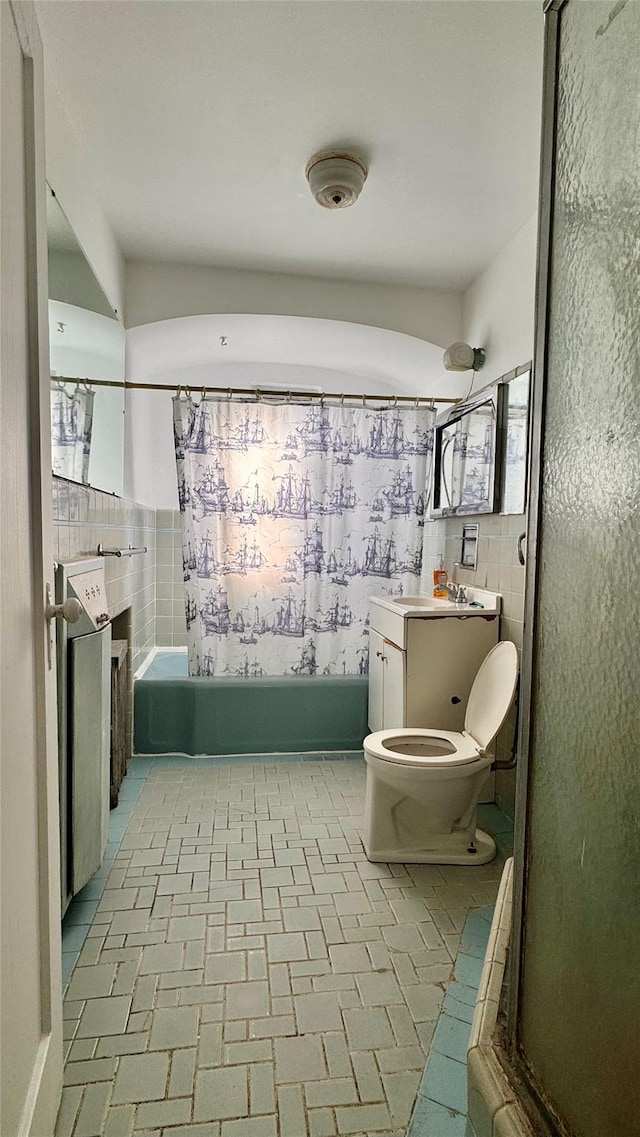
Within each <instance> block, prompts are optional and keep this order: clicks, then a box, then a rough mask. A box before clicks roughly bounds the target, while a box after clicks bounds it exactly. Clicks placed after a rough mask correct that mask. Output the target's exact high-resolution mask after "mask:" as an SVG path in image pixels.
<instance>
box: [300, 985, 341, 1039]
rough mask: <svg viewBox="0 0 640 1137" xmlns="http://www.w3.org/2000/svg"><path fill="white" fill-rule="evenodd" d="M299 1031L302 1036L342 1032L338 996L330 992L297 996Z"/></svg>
mask: <svg viewBox="0 0 640 1137" xmlns="http://www.w3.org/2000/svg"><path fill="white" fill-rule="evenodd" d="M294 1005H295V1011H296V1019H297V1022H298V1030H299V1031H300V1033H301V1034H307V1033H314V1034H318V1033H320V1032H325V1031H330V1030H342V1029H343V1028H342V1012H341V1010H340V1004H339V1002H338V998H337V995H335V994H333V993H332V992H330V991H327V992H324V993H320V994H311V995H297V996H296V998H295V999H294Z"/></svg>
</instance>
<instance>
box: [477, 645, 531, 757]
mask: <svg viewBox="0 0 640 1137" xmlns="http://www.w3.org/2000/svg"><path fill="white" fill-rule="evenodd" d="M517 680H518V653H517V651H516V649H515V646H514V644H512V643H511V642H510V641H509V640H503V641H502V642H501V643H499V644H496V646H495V647H493V648H492V649H491V651H490V652H489V654H488V655H487V656H486V658H485V660H484V662H483V663H482V664H481V666H480V670H479V671H478V674H477V675H476V677H475V679H474V681H473V687H472V688H471V691H470V694H469V702H468V703H467V712H466V714H465V716H464V729H465V730H466V732H467V734H470V735H471V736H472V737H473V738H475V740H476V742H477V743H478V746H479V747H480V749H481V750H486V749H487V748H488V747H489V746H490V745H491V743H492V742H493V739H494V738H495V736H496V734H497V733H498V731H499V730H500V727H501V726H502V724H503V722H504V720H505V719H506V717H507V713H508V711H509V707H510V706H511V704H512V702H513V696H514V694H515V690H516V682H517Z"/></svg>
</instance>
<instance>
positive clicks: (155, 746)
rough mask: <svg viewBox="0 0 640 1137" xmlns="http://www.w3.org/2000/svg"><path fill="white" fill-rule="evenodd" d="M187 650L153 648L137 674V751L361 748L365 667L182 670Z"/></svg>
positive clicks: (364, 725) (364, 720)
mask: <svg viewBox="0 0 640 1137" xmlns="http://www.w3.org/2000/svg"><path fill="white" fill-rule="evenodd" d="M187 670H188V669H187V653H186V649H185V650H184V651H180V650H175V649H174V650H172V651H163V650H160V651H157V652H156V653H155V654H154V655H153V657H152V658H150V660H149V661H148V662H147V664H146V665H144V666H143V667H142V668H141V669H140V671H139V672H138V673H137V674H136V677H135V683H134V750H135V752H136V753H137V754H211V755H225V754H294V753H304V752H315V751H323V750H327V751H346V750H361V749H362V741H363V739H364V737H365V735H366V734H367V733H368V726H367V694H368V679H367V676H366V675H342V676H336V675H313V676H300V677H299V676H286V675H284V676H261V677H259V678H255V679H245V678H235V677H234V678H225V677H222V676H221V677H220V678H217V677H214V678H211V679H207V678H199V677H194V678H191V677H190V676H189V675H188V674H187Z"/></svg>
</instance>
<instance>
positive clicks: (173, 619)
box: [155, 509, 187, 647]
mask: <svg viewBox="0 0 640 1137" xmlns="http://www.w3.org/2000/svg"><path fill="white" fill-rule="evenodd" d="M155 641H156V644H157V646H158V647H185V646H186V643H187V625H186V621H185V615H184V578H183V575H182V528H181V524H180V510H178V509H159V510H158V511H157V513H156V621H155Z"/></svg>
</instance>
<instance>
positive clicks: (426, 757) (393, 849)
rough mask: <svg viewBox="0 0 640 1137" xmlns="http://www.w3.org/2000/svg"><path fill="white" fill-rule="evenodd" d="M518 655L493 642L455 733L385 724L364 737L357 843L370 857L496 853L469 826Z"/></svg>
mask: <svg viewBox="0 0 640 1137" xmlns="http://www.w3.org/2000/svg"><path fill="white" fill-rule="evenodd" d="M517 678H518V655H517V652H516V649H515V647H514V645H513V644H512V643H510V642H508V641H506V640H505V641H503V642H502V643H499V644H496V646H495V647H494V648H492V649H491V651H490V652H489V654H488V655H487V657H486V658H485V660H484V661H483V663H482V664H481V666H480V669H479V671H478V674H477V675H476V677H475V680H474V682H473V686H472V688H471V692H470V694H469V702H468V704H467V710H466V714H465V719H464V730H463V731H461V732H457V731H447V730H437V729H433V730H431V729H429V728H416V729H412V728H411V727H404V728H399V729H397V730H393V729H386V730H379V731H376V733H375V734H370V735H368V736H367V738H365V740H364V756H365V760H366V763H367V790H366V802H365V822H364V848H365V852H366V854H367V857H368V859H369V860H370V861H391V862H408V863H414V864H436V865H437V864H441V865H463V864H475V865H482V864H486V862H487V861H490V860H492V859H493V857H494V856H495V853H496V846H495V842H494V840H493V838H492V837H490V836H489V834H488V833H483V832H482V830H481V829H477V828H476V815H477V811H478V801H479V798H480V794H481V792H482V787H483V785H484V782H485V780H486V778H487V775H488V774H489V772H490V769H491V763H492V761H493V755H492V754H490V753H489V747H490V745H491V743H492V742H493V740H494V738H495V736H496V734H497V733H498V731H499V730H500V727H501V726H502V724H503V722H504V720H505V718H506V717H507V713H508V711H509V707H510V706H511V704H512V702H513V698H514V695H515V689H516V682H517Z"/></svg>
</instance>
